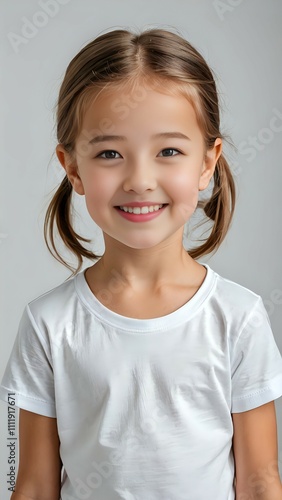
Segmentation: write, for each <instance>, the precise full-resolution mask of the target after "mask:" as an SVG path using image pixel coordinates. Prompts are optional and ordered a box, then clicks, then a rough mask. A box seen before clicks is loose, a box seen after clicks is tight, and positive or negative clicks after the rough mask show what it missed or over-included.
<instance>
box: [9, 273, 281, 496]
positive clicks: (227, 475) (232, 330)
mask: <svg viewBox="0 0 282 500" xmlns="http://www.w3.org/2000/svg"><path fill="white" fill-rule="evenodd" d="M203 265H204V266H205V267H206V268H207V275H206V278H205V280H204V282H203V284H202V286H201V287H200V288H199V290H198V291H197V293H196V294H195V295H194V296H193V297H192V298H191V299H190V300H189V301H188V302H187V303H186V304H184V305H183V306H182V307H180V308H179V309H177V310H176V311H174V312H172V313H171V314H168V315H166V316H163V317H159V318H153V319H134V318H128V317H124V316H121V315H119V314H117V313H115V312H113V311H111V310H110V309H108V308H107V307H105V306H104V305H103V304H101V302H99V300H98V299H97V298H96V297H95V296H94V295H93V293H92V292H91V290H90V288H89V287H88V285H87V282H86V280H85V276H84V273H83V272H81V273H80V274H78V275H77V276H76V277H74V278H72V279H70V280H69V281H67V282H64V283H63V284H62V285H60V286H58V287H57V288H55V289H53V290H51V291H50V292H48V293H45V294H44V295H42V296H41V297H39V298H37V299H36V300H33V301H32V302H31V303H30V304H29V305H28V306H27V307H26V309H25V311H24V314H23V317H22V320H21V323H20V328H19V332H18V336H17V338H16V341H15V344H14V348H13V351H12V353H11V357H10V360H9V363H8V365H7V368H6V372H5V374H4V377H3V380H2V385H1V389H0V396H1V399H4V400H6V401H7V400H8V393H9V392H14V393H16V405H17V406H18V407H20V408H23V409H26V410H29V411H32V412H35V413H39V414H41V415H46V416H49V417H56V418H57V424H58V432H59V437H60V442H61V448H60V453H61V458H62V462H63V464H64V474H63V481H62V490H61V498H62V500H117V499H123V500H187V498H189V500H204V499H206V498H210V499H212V500H234V498H235V491H234V482H233V481H234V457H233V453H232V436H233V425H232V416H231V413H233V412H234V413H237V412H243V411H246V410H250V409H252V408H256V407H258V406H260V405H263V404H265V403H268V402H269V401H272V400H274V399H276V398H278V397H280V396H281V395H282V358H281V355H280V352H279V350H278V347H277V345H276V343H275V339H274V336H273V333H272V330H271V327H270V323H269V319H268V315H267V312H266V309H265V307H264V305H263V301H262V299H261V297H260V296H259V295H257V294H255V293H254V292H252V291H250V290H248V289H247V288H245V287H243V286H240V285H238V284H236V283H234V282H232V281H230V280H228V279H225V278H223V277H221V276H220V275H219V274H217V273H216V272H214V271H213V270H212V269H211V268H210V267H209V266H208V265H207V264H203ZM113 293H115V292H113Z"/></svg>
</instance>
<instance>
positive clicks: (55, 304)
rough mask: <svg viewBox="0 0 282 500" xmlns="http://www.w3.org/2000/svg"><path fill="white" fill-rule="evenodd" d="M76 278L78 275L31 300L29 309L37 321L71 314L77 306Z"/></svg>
mask: <svg viewBox="0 0 282 500" xmlns="http://www.w3.org/2000/svg"><path fill="white" fill-rule="evenodd" d="M76 280H77V276H75V277H72V278H70V279H68V280H67V281H64V282H63V283H61V284H60V285H58V286H56V287H54V288H52V289H51V290H48V291H47V292H45V293H43V294H42V295H40V296H39V297H37V298H35V299H33V300H32V301H31V302H29V303H28V305H27V310H28V311H29V312H30V313H31V315H32V316H33V318H34V319H35V321H36V320H40V319H46V320H47V319H51V318H53V319H54V320H55V319H57V318H58V317H60V318H63V317H64V316H65V315H66V314H70V313H71V311H72V310H73V309H74V308H76V307H77V301H78V297H77V293H76Z"/></svg>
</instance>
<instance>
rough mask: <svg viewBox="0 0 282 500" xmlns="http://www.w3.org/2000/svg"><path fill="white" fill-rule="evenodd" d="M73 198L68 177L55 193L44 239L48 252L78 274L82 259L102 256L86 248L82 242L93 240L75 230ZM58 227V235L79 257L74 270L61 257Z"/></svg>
mask: <svg viewBox="0 0 282 500" xmlns="http://www.w3.org/2000/svg"><path fill="white" fill-rule="evenodd" d="M71 198H72V185H71V183H70V182H69V180H68V178H67V176H65V177H64V179H63V181H62V182H61V184H60V186H59V188H58V189H57V191H56V192H55V194H54V196H53V198H52V201H51V203H50V205H49V207H48V209H47V212H46V215H45V220H44V239H45V242H46V245H47V247H48V250H49V251H50V252H51V254H52V255H53V257H55V259H57V260H58V261H59V262H61V263H62V264H64V265H65V266H66V267H67V268H68V269H70V270H71V271H72V273H73V274H75V273H77V272H78V271H79V270H80V269H81V266H82V263H83V259H82V257H87V258H88V259H97V258H99V257H100V256H98V255H95V254H94V253H93V252H91V251H90V250H87V249H86V248H84V247H83V246H82V245H81V243H80V241H83V242H85V243H90V241H91V240H89V239H86V238H83V237H82V236H79V235H78V234H77V233H76V232H75V231H74V229H73V227H72V223H71ZM55 224H56V226H57V229H58V233H59V235H60V237H61V238H62V240H63V242H64V243H65V245H66V246H67V248H69V250H71V252H72V253H73V254H74V255H75V256H76V257H77V260H78V266H77V268H76V269H75V270H74V268H73V267H72V266H71V265H70V264H69V263H68V262H67V261H66V260H65V259H64V258H63V257H62V256H61V255H60V253H59V251H58V250H57V248H56V244H55V234H54V226H55Z"/></svg>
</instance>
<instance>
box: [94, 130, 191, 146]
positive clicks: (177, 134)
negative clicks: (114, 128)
mask: <svg viewBox="0 0 282 500" xmlns="http://www.w3.org/2000/svg"><path fill="white" fill-rule="evenodd" d="M159 137H164V138H173V139H185V140H188V141H191V139H190V138H189V137H188V136H187V135H185V134H182V133H181V132H160V133H159V134H155V135H153V136H152V138H153V139H158V138H159ZM125 140H126V137H125V136H123V135H97V136H96V137H93V138H92V139H91V140H90V141H89V144H97V143H98V142H106V141H125Z"/></svg>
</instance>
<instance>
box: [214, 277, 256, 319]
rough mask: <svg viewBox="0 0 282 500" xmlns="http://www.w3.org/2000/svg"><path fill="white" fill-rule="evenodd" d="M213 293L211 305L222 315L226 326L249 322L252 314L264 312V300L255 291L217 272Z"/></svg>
mask: <svg viewBox="0 0 282 500" xmlns="http://www.w3.org/2000/svg"><path fill="white" fill-rule="evenodd" d="M212 273H213V274H214V277H215V279H214V287H213V291H212V292H213V293H212V294H211V295H210V305H211V307H212V309H213V310H214V309H216V311H217V313H218V314H221V316H222V318H223V319H224V320H225V323H226V324H229V325H230V326H231V323H233V324H234V322H235V323H236V325H238V323H241V325H243V323H244V322H245V321H247V319H248V318H249V317H250V315H251V314H256V311H262V310H264V305H263V301H262V298H261V296H260V295H259V294H257V293H256V292H254V291H253V290H251V289H249V288H247V287H245V286H243V285H241V284H240V283H237V282H235V281H232V280H230V279H228V278H225V277H223V276H221V275H220V274H218V273H217V272H215V271H212Z"/></svg>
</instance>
